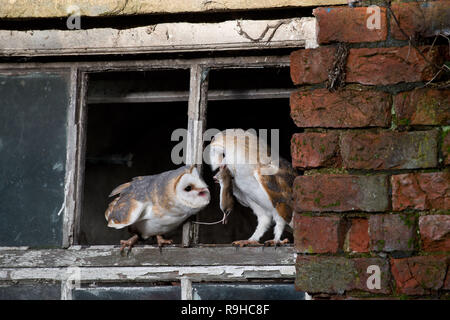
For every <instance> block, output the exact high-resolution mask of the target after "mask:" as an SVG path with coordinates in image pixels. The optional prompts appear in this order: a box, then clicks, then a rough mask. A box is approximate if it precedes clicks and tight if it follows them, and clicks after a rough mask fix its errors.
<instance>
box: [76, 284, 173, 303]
mask: <svg viewBox="0 0 450 320" xmlns="http://www.w3.org/2000/svg"><path fill="white" fill-rule="evenodd" d="M73 299H74V300H180V299H181V289H180V287H179V286H154V287H108V288H83V289H76V290H74V292H73Z"/></svg>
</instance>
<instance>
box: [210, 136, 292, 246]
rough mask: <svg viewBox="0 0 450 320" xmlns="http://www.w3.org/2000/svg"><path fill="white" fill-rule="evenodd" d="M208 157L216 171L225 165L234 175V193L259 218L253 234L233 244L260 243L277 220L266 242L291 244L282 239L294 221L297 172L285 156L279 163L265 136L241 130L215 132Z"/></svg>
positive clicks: (270, 243)
mask: <svg viewBox="0 0 450 320" xmlns="http://www.w3.org/2000/svg"><path fill="white" fill-rule="evenodd" d="M209 158H210V159H209V161H210V163H211V168H212V170H213V171H215V170H216V169H217V168H218V167H220V166H222V165H226V166H227V167H228V169H229V170H230V172H231V175H232V176H233V195H234V196H235V197H236V199H237V200H238V201H239V202H240V203H241V204H242V205H244V206H247V207H250V208H251V209H252V210H253V213H254V214H255V215H256V217H257V219H258V225H257V227H256V230H255V232H254V233H253V235H252V236H251V237H250V238H249V239H248V240H239V241H234V242H233V244H234V245H239V246H245V245H249V244H260V243H259V240H260V238H261V237H262V236H263V235H264V233H265V232H266V231H267V230H268V229H269V228H270V227H271V225H272V224H273V223H274V222H275V228H274V239H273V240H269V241H266V243H265V244H266V245H279V244H285V243H288V239H284V240H283V241H280V238H281V235H282V233H283V231H284V228H285V226H286V224H290V223H291V220H292V212H293V205H292V184H293V182H294V178H295V172H294V170H293V169H292V166H291V165H290V163H289V162H288V161H286V160H284V159H282V158H279V161H278V163H277V161H275V159H276V158H275V157H274V155H270V153H269V152H268V146H267V144H266V143H265V142H264V141H262V139H258V137H257V136H256V134H254V133H252V132H250V131H244V130H242V129H227V130H224V131H222V132H219V133H218V134H216V135H215V136H214V138H213V139H212V141H211V144H210V150H209Z"/></svg>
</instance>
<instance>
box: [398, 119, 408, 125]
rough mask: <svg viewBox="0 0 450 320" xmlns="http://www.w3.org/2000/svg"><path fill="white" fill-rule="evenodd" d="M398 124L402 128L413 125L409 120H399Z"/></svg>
mask: <svg viewBox="0 0 450 320" xmlns="http://www.w3.org/2000/svg"><path fill="white" fill-rule="evenodd" d="M397 124H398V125H400V126H409V125H410V124H411V121H410V120H409V119H407V118H403V119H398V121H397Z"/></svg>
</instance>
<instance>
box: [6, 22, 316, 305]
mask: <svg viewBox="0 0 450 320" xmlns="http://www.w3.org/2000/svg"><path fill="white" fill-rule="evenodd" d="M302 19H303V18H302ZM305 19H307V25H308V28H312V29H311V30H313V26H314V25H315V22H314V20H313V18H305ZM294 20H295V21H294ZM300 20H301V19H293V20H292V22H289V23H284V22H283V23H282V24H276V23H272V24H273V25H274V26H277V27H276V28H269V29H268V30H269V31H270V32H266V33H267V34H266V35H265V38H264V39H263V40H261V39H260V40H261V41H260V40H258V39H257V38H258V36H259V35H261V34H260V33H261V31H264V29H266V28H265V27H266V26H267V23H268V22H267V21H265V22H264V21H258V22H257V23H255V25H254V26H252V23H253V22H251V21H246V22H245V23H239V26H240V27H241V29H242V30H244V31H245V30H246V32H245V33H244V32H240V33H239V32H238V33H236V29H235V28H236V23H235V22H233V23H229V22H226V23H219V24H220V25H219V24H217V25H216V26H214V28H215V29H214V30H215V31H214V32H216V33H217V32H219V33H220V32H224V31H223V30H224V29H223V28H224V26H228V27H229V28H230V30H231V31H232V32H233V36H232V41H231V40H230V41H231V42H230V43H226V44H221V43H220V41H219V42H218V40H221V39H219V38H218V37H217V34H216V35H210V36H211V37H212V38H214V39H216V40H215V41H216V42H214V43H213V44H208V43H206V44H196V43H193V44H190V45H189V44H186V43H178V42H177V39H175V38H174V37H169V38H170V39H167V40H170V43H168V44H165V45H164V46H162V45H158V43H155V41H162V40H160V35H161V34H162V35H163V36H165V35H166V32H163V33H161V32H162V31H161V30H162V29H161V28H162V27H163V25H162V24H161V25H158V28H156V31H158V32H156V31H155V33H154V34H153V33H152V30H151V29H148V28H136V30H131V29H130V30H126V31H125V30H124V31H123V32H120V33H119V34H118V35H117V37H118V38H117V43H118V45H117V46H112V47H107V46H104V40H105V39H104V38H105V37H104V36H102V33H100V32H99V33H98V34H96V31H95V30H94V29H92V30H88V31H87V32H88V33H90V35H91V36H92V37H90V38H89V39H91V40H89V41H92V43H87V44H83V46H84V45H86V46H87V47H88V50H84V49H83V47H73V44H75V43H76V45H77V46H80V45H81V44H80V42H79V41H78V42H75V41H71V40H70V37H71V36H72V34H73V36H74V37H77V36H78V35H77V31H74V32H73V33H72V34H64V32H65V31H63V30H43V31H39V33H43V34H42V36H44V37H45V36H46V34H48V35H49V36H50V38H52V39H53V38H54V39H60V40H61V42H59V41H54V42H52V43H54V44H55V46H56V47H51V48H50V47H47V48H45V49H43V48H33V47H32V46H33V45H34V43H35V42H33V41H32V39H29V40H30V41H29V42H26V41H25V42H23V43H25V44H24V45H23V46H25V47H26V43H28V45H29V46H31V47H29V48H28V47H26V48H25V47H23V46H22V44H20V45H17V44H15V45H16V47H14V43H13V45H11V41H10V40H8V39H9V38H8V34H5V37H6V38H5V39H6V40H5V43H7V46H6V48H7V50H6V49H5V50H6V51H5V50H4V51H2V52H4V53H5V52H6V53H7V54H16V53H17V54H18V53H21V54H22V55H33V54H35V55H60V56H64V55H74V54H84V53H85V54H99V55H102V54H123V53H137V54H142V53H154V52H168V51H170V52H173V51H177V52H188V51H196V48H197V46H198V47H199V48H201V50H203V51H204V50H234V51H226V53H223V54H221V55H215V56H213V57H211V56H212V55H209V54H208V53H204V54H199V53H197V54H192V55H190V56H189V57H183V56H182V55H178V56H176V57H175V58H174V56H173V55H172V56H171V57H168V58H166V57H165V59H157V58H156V56H150V57H148V56H146V57H145V59H144V60H122V61H120V60H119V59H117V60H112V59H113V58H108V57H107V58H105V57H101V58H99V57H95V58H91V59H80V60H85V61H76V60H77V58H71V59H72V60H73V61H70V60H69V58H67V60H66V61H63V62H30V63H5V64H2V65H0V98H1V99H2V102H3V101H14V103H9V102H8V105H11V106H12V107H9V108H8V109H1V110H0V130H4V131H0V152H4V150H7V151H8V155H7V157H3V153H2V157H0V170H2V169H3V168H8V170H3V171H0V178H3V177H6V178H5V179H4V180H3V179H0V187H2V188H3V189H2V190H3V191H4V190H6V191H7V192H6V193H5V192H3V193H1V194H0V197H2V198H0V200H1V202H2V203H8V205H11V210H10V211H8V212H14V213H15V214H17V216H16V217H19V218H20V219H18V220H14V221H13V219H12V217H11V216H10V215H0V219H3V220H2V221H0V222H2V223H1V224H0V246H1V248H0V250H1V254H0V282H1V283H0V284H1V285H3V287H1V288H0V295H3V296H6V295H9V296H15V297H34V296H36V295H39V294H42V296H43V297H46V298H49V299H54V298H57V297H58V296H59V297H61V298H62V299H84V298H95V297H104V298H127V297H128V298H130V297H135V298H152V299H157V298H169V297H170V298H175V299H176V298H181V299H213V298H228V297H243V296H247V295H248V296H250V295H251V292H253V293H255V294H256V295H255V296H254V297H255V298H258V299H264V298H268V297H270V298H276V297H280V298H292V299H303V298H304V295H303V293H298V292H293V280H294V277H295V266H294V263H295V258H296V257H295V250H294V248H293V247H292V246H286V247H279V248H269V247H267V248H261V247H245V248H234V247H232V246H231V245H230V243H231V242H232V241H234V240H241V239H247V238H248V237H249V236H250V235H251V233H252V232H253V230H254V227H255V224H256V219H255V217H254V215H253V214H252V213H251V212H250V211H249V210H248V209H247V208H243V207H239V208H237V209H236V210H235V211H234V212H233V213H232V214H231V216H230V220H229V223H228V224H227V225H226V226H223V225H213V226H201V225H198V224H195V223H193V222H195V220H197V221H216V220H219V219H220V218H221V216H222V214H221V213H220V211H219V208H218V205H217V191H218V190H217V188H216V186H215V185H214V183H213V182H212V173H211V170H210V169H209V167H208V166H203V176H204V178H205V180H206V181H207V183H208V184H209V186H210V190H211V191H212V201H211V204H210V205H209V206H208V207H207V208H206V209H205V210H203V211H202V212H200V213H199V214H198V215H197V216H195V217H193V218H192V219H191V220H190V221H187V222H186V223H185V224H184V225H182V226H181V227H180V228H179V229H178V230H176V231H174V232H173V234H172V235H171V236H172V237H173V238H174V240H175V243H176V245H174V246H169V247H165V248H163V249H161V250H160V249H159V248H158V247H156V246H152V245H148V244H151V242H149V243H147V244H146V245H144V246H137V247H135V248H133V250H132V252H131V254H130V255H129V256H122V255H120V253H119V249H118V244H119V240H120V239H124V238H127V237H128V233H127V231H126V230H120V231H118V230H115V229H110V228H107V226H106V221H105V220H104V216H103V214H104V211H105V209H106V206H107V204H108V203H109V201H110V199H108V198H107V195H108V194H109V192H110V191H111V190H112V189H113V188H114V187H115V186H117V185H118V184H120V183H123V182H126V181H128V180H129V179H130V178H132V177H134V176H137V175H148V174H152V173H158V172H162V171H165V170H168V169H172V168H174V167H177V166H178V165H175V164H173V163H172V162H171V161H169V160H170V151H171V150H172V148H173V146H174V145H175V144H177V143H178V141H171V139H170V137H169V136H168V135H167V133H171V131H172V130H173V129H177V128H185V129H186V130H187V140H186V149H185V150H186V154H185V156H186V160H187V162H188V163H192V162H194V161H196V162H199V161H201V155H202V150H203V147H205V146H206V145H207V143H208V141H204V140H203V136H202V134H203V132H204V131H205V130H206V129H208V128H217V129H220V130H222V129H225V128H230V127H240V128H243V129H248V128H254V129H260V128H263V129H271V128H278V129H280V143H281V146H280V147H281V150H280V151H281V156H283V157H285V158H288V159H289V158H290V156H289V153H290V152H289V147H290V146H289V141H290V137H291V135H292V133H294V132H295V126H294V125H293V123H292V122H291V119H290V117H289V102H288V101H289V96H290V92H291V91H292V89H293V87H292V84H291V82H290V77H289V56H288V54H289V51H288V50H287V49H286V48H293V47H295V48H298V47H299V46H304V45H305V43H307V42H309V45H310V46H312V45H314V42H315V37H314V36H312V35H311V33H310V32H307V31H305V30H303V29H301V28H302V23H303V22H302V21H300ZM269 23H271V22H270V21H269ZM272 24H271V25H272ZM160 27H161V28H160ZM228 27H227V28H228ZM183 28H184V27H183ZM183 28H181V29H180V27H179V26H177V27H176V28H175V29H173V30H174V33H173V34H171V35H176V34H178V33H177V32H179V33H180V34H182V33H183V32H182V31H183ZM201 28H203V29H201V30H200V31H196V32H200V33H201V32H205V31H204V30H205V29H204V28H205V26H204V25H202V26H201ZM258 28H259V29H258ZM296 28H297V29H296ZM137 29H139V30H137ZM141 29H142V30H141ZM160 29H161V30H160ZM300 29H301V31H302V32H299V30H300ZM168 30H169V31H170V30H172V29H170V28H169V29H168ZM180 30H181V31H180ZM202 30H203V31H202ZM255 30H256V31H258V30H259V33H258V32H256V31H255ZM273 30H275V31H274V32H276V33H277V34H276V35H275V36H274V34H271V33H272V31H273ZM277 30H278V31H277ZM280 30H282V32H281V31H280ZM247 31H248V32H247ZM83 32H84V31H83ZM136 32H137V33H136ZM139 32H140V33H139ZM149 32H150V33H151V34H152V35H153V36H154V37H155V38H152V37H149V36H148V35H149V34H150V33H149ZM280 32H281V33H280ZM293 32H294V33H295V37H291V36H292V35H293V34H292V33H293ZM61 33H62V34H61ZM234 33H236V34H234ZM136 34H141V35H143V37H141V39H144V40H145V41H149V42H148V43H147V42H146V44H145V45H141V44H140V43H138V42H136V43H134V42H133V41H138V40H136V39H138V38H139V37H135V38H136V39H134V38H133V37H132V36H133V35H136ZM242 34H246V35H247V38H246V37H243V36H242ZM21 36H23V37H25V38H28V37H29V35H28V34H27V33H26V32H24V33H23V34H21ZM273 36H274V37H273ZM122 37H124V38H123V39H122ZM127 37H128V38H127ZM248 37H250V38H251V39H249V38H248ZM272 37H273V39H274V40H273V41H272V42H271V39H272ZM19 38H20V37H19ZM163 38H164V39H165V37H163ZM305 38H306V40H308V41H306V40H305ZM21 39H22V38H21ZM217 39H218V40H217ZM230 39H231V38H230ZM252 39H253V40H252ZM255 39H256V40H258V41H255ZM125 40H126V41H125ZM164 41H165V40H164ZM164 41H163V42H164ZM242 42H245V44H244V45H242ZM124 43H126V44H127V46H124V45H123V44H124ZM311 43H312V44H311ZM128 44H129V46H128ZM58 46H59V47H58ZM268 48H270V49H276V50H274V51H272V50H263V49H268ZM248 49H251V50H255V49H258V50H259V51H257V52H256V53H255V51H252V52H246V51H244V50H248ZM161 56H163V55H159V57H161ZM60 60H64V59H60ZM89 60H91V61H89ZM92 60H99V61H92ZM3 74H5V75H4V76H3ZM24 88H26V90H25V89H24ZM47 92H51V94H50V93H48V94H47ZM5 97H6V98H7V99H10V100H5ZM11 108H13V109H11ZM27 108H28V109H27ZM14 110H15V111H14ZM224 110H226V112H224ZM16 111H17V112H16ZM25 111H26V112H25ZM237 112H239V117H237V116H236V113H237ZM22 121H23V122H26V123H28V124H31V123H36V124H42V126H41V127H39V126H37V127H33V126H21V123H22ZM5 128H6V129H5ZM45 129H47V131H46V130H45ZM22 134H23V135H24V137H26V139H25V140H23V141H21V140H20V139H17V137H21V136H22ZM18 142H20V143H18ZM21 143H22V144H21ZM12 146H13V147H17V148H19V147H23V148H29V149H30V150H34V149H33V148H35V149H36V152H35V153H34V154H33V157H32V158H29V161H31V162H26V161H25V160H27V158H26V157H25V160H24V159H21V158H20V156H23V155H24V153H23V152H20V150H18V151H17V152H16V153H14V152H11V150H13V149H11V147H12ZM40 156H42V157H40ZM168 156H169V157H168ZM44 157H45V161H46V163H44V164H42V161H44ZM41 158H42V159H41ZM1 161H6V162H7V166H4V165H3V164H4V163H2V162H1ZM36 161H38V162H36ZM33 163H35V164H36V168H42V167H45V168H47V169H48V170H46V171H42V172H39V173H41V174H42V175H37V174H36V173H35V172H32V171H30V172H31V174H26V173H27V172H26V169H29V168H33V165H32V164H33ZM14 168H17V170H16V171H14V170H12V169H14ZM17 172H20V175H17V174H16V173H17ZM27 179H28V180H27ZM4 181H7V182H6V183H5V182H4ZM7 183H10V185H9V184H7ZM45 184H47V187H48V186H50V185H51V186H52V187H53V188H47V187H45ZM10 187H11V188H10ZM23 187H30V188H32V189H33V190H35V191H36V192H34V193H33V192H32V193H27V194H31V195H33V196H35V197H36V201H30V199H27V200H26V201H23V207H20V206H19V205H18V203H20V201H19V200H20V195H21V192H20V191H21V190H22V189H21V188H23ZM40 197H44V198H45V199H46V201H44V202H43V203H40V202H39V201H38V200H39V198H40ZM31 200H33V199H31ZM17 208H21V210H19V211H17V210H16V209H17ZM16 211H17V212H16ZM30 213H32V214H30ZM39 213H42V215H41V216H40V215H39ZM14 219H16V218H14ZM242 221H244V223H243V222H242ZM15 224H17V228H16V229H14V228H15V227H16V225H15ZM11 226H12V227H11ZM21 231H33V232H34V233H28V234H24V233H23V234H21V235H20V236H18V234H19V233H20V232H21ZM271 232H272V231H271V230H269V233H270V234H269V233H268V234H266V239H267V238H268V237H269V236H271ZM16 237H17V238H16ZM27 237H28V238H27ZM291 240H292V238H291ZM30 246H33V247H35V248H31V249H30V248H29V247H30ZM12 282H19V283H20V286H15V289H14V290H12V289H11V290H8V289H5V288H7V287H8V286H11V284H12ZM36 283H39V286H36ZM30 285H33V286H36V288H37V289H36V290H37V291H36V292H34V293H33V292H32V291H31V290H27V286H30ZM218 288H220V290H222V291H223V294H224V295H223V296H217V291H218V290H217V289H218ZM255 288H257V290H256V291H255ZM2 290H3V291H2ZM39 290H40V291H39ZM5 292H7V293H5ZM253 293H252V294H253ZM33 294H34V295H33ZM274 294H275V295H276V296H274Z"/></svg>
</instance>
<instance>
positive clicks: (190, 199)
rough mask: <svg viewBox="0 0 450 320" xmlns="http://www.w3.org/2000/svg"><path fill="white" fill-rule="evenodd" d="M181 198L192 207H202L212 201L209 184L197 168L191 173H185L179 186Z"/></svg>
mask: <svg viewBox="0 0 450 320" xmlns="http://www.w3.org/2000/svg"><path fill="white" fill-rule="evenodd" d="M177 193H178V195H179V198H180V200H181V201H182V202H183V203H184V204H185V205H187V206H188V207H190V208H197V209H200V208H202V207H204V206H206V205H207V204H208V203H209V201H210V198H211V196H210V193H209V190H208V186H207V185H206V183H205V182H204V181H203V180H202V178H201V177H200V175H199V174H198V171H197V169H194V170H193V171H192V172H191V173H185V174H184V175H183V176H182V177H181V179H180V181H179V183H178V186H177Z"/></svg>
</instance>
